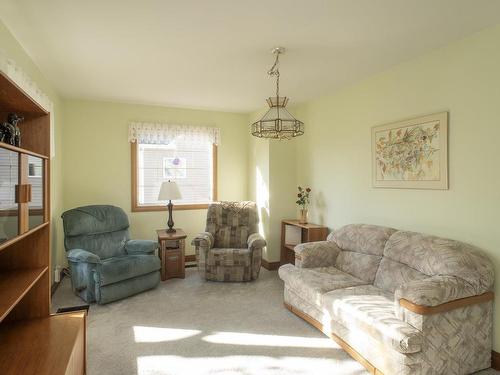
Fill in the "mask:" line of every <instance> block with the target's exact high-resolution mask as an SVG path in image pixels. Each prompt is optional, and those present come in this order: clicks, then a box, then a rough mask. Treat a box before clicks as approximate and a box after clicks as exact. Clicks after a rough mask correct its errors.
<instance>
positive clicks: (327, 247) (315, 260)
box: [293, 241, 342, 268]
mask: <svg viewBox="0 0 500 375" xmlns="http://www.w3.org/2000/svg"><path fill="white" fill-rule="evenodd" d="M293 250H294V251H295V266H296V267H299V268H314V267H329V266H334V265H335V261H336V260H337V256H338V255H339V254H340V252H341V251H342V250H341V249H340V248H339V247H338V246H337V245H336V244H335V242H333V241H317V242H306V243H301V244H298V245H297V246H295V248H294V249H293Z"/></svg>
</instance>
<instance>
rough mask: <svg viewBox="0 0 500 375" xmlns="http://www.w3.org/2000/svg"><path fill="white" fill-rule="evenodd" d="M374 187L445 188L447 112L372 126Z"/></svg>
mask: <svg viewBox="0 0 500 375" xmlns="http://www.w3.org/2000/svg"><path fill="white" fill-rule="evenodd" d="M372 165H373V172H372V173H373V187H376V188H399V189H442V190H445V189H448V112H440V113H436V114H432V115H428V116H422V117H418V118H414V119H411V120H405V121H399V122H394V123H391V124H386V125H380V126H375V127H373V128H372Z"/></svg>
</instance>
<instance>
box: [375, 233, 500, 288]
mask: <svg viewBox="0 0 500 375" xmlns="http://www.w3.org/2000/svg"><path fill="white" fill-rule="evenodd" d="M384 257H387V258H390V259H392V260H393V261H395V262H399V263H402V264H405V265H407V266H409V267H411V268H413V269H415V270H417V271H419V272H421V273H423V274H426V275H429V276H436V275H441V276H456V277H458V278H460V279H462V280H464V281H465V282H467V283H469V284H470V285H471V286H472V287H473V288H474V289H475V290H476V293H477V294H481V293H484V292H485V291H488V290H490V289H491V288H492V287H493V280H494V272H493V266H492V264H491V262H490V260H489V259H488V258H487V257H486V255H484V254H483V253H481V252H480V251H479V250H478V249H476V248H475V247H473V246H472V245H468V244H465V243H463V242H459V241H454V240H449V239H445V238H439V237H435V236H429V235H426V234H422V233H415V232H403V231H399V232H396V233H394V234H393V235H392V236H391V238H389V240H388V241H387V244H386V247H385V249H384Z"/></svg>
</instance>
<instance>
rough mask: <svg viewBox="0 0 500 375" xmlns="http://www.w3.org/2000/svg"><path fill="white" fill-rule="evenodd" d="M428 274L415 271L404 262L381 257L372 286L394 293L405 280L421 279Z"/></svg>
mask: <svg viewBox="0 0 500 375" xmlns="http://www.w3.org/2000/svg"><path fill="white" fill-rule="evenodd" d="M427 277H429V276H427V275H426V274H425V273H422V272H420V271H417V270H416V269H414V268H411V267H410V266H407V265H406V264H403V263H399V262H395V261H393V260H392V259H390V258H388V257H383V258H382V260H381V261H380V266H379V267H378V270H377V275H376V276H375V282H374V283H373V285H374V286H376V287H377V288H380V289H383V290H385V291H388V292H391V293H394V292H395V291H396V289H397V288H399V287H400V286H401V285H403V284H406V283H407V282H410V281H414V280H422V279H425V278H427Z"/></svg>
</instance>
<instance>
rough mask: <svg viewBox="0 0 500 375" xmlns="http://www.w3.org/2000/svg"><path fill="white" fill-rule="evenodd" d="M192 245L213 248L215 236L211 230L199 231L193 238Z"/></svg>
mask: <svg viewBox="0 0 500 375" xmlns="http://www.w3.org/2000/svg"><path fill="white" fill-rule="evenodd" d="M191 245H193V246H196V247H198V246H199V247H204V248H206V249H211V248H212V246H214V236H213V235H212V233H210V232H202V233H199V234H198V235H197V236H196V237H195V238H193V240H192V241H191Z"/></svg>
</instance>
